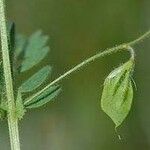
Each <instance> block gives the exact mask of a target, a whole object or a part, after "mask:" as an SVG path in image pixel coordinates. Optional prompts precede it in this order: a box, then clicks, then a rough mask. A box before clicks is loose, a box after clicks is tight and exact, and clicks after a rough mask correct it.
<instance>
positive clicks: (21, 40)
mask: <svg viewBox="0 0 150 150" xmlns="http://www.w3.org/2000/svg"><path fill="white" fill-rule="evenodd" d="M26 42H27V39H26V37H25V36H24V35H22V34H16V36H15V56H16V57H18V56H19V55H20V54H21V53H22V52H23V51H24V50H25V48H26Z"/></svg>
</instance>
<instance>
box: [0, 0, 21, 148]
mask: <svg viewBox="0 0 150 150" xmlns="http://www.w3.org/2000/svg"><path fill="white" fill-rule="evenodd" d="M4 2H5V1H4V0H0V32H1V46H2V60H3V70H4V79H5V88H6V97H7V103H8V127H9V136H10V144H11V150H20V142H19V131H18V119H17V117H16V115H15V111H16V110H15V109H16V107H15V99H14V90H13V80H12V73H11V65H10V58H9V47H8V37H7V27H6V17H5V3H4Z"/></svg>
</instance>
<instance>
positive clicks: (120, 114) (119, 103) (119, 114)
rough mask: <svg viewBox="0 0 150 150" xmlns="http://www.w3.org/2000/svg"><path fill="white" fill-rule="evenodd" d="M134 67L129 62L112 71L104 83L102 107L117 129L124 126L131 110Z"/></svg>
mask: <svg viewBox="0 0 150 150" xmlns="http://www.w3.org/2000/svg"><path fill="white" fill-rule="evenodd" d="M133 66H134V64H133V61H132V60H130V61H128V62H127V63H125V64H123V65H122V66H120V67H118V68H117V69H115V70H114V71H112V72H111V73H110V74H109V75H108V77H107V78H106V79H105V82H104V89H103V93H102V97H101V107H102V110H103V111H104V112H105V113H106V114H107V115H108V116H109V117H110V118H111V119H112V120H113V122H114V123H115V125H116V127H118V126H120V125H121V124H122V122H123V121H124V119H125V118H126V117H127V115H128V113H129V111H130V109H131V105H132V99H133V88H132V83H131V78H130V76H131V74H132V71H133Z"/></svg>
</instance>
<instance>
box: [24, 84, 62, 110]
mask: <svg viewBox="0 0 150 150" xmlns="http://www.w3.org/2000/svg"><path fill="white" fill-rule="evenodd" d="M60 91H61V88H60V86H58V85H57V86H51V87H50V88H48V89H47V90H45V91H44V92H42V93H41V94H39V95H38V96H35V97H34V98H33V99H32V100H30V101H28V100H26V101H25V102H24V106H25V107H26V108H37V107H41V106H43V105H44V104H46V103H48V102H49V101H51V100H52V99H53V98H55V97H56V96H57V95H58V94H59V93H60Z"/></svg>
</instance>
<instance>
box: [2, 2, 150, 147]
mask: <svg viewBox="0 0 150 150" xmlns="http://www.w3.org/2000/svg"><path fill="white" fill-rule="evenodd" d="M149 6H150V0H111V1H110V0H7V11H8V17H9V19H10V20H13V21H15V22H16V25H17V31H18V32H20V33H23V34H25V35H29V34H31V33H32V32H34V31H36V30H37V29H42V30H43V32H44V33H46V34H48V35H50V42H49V45H50V47H51V52H50V54H49V56H47V58H46V59H45V62H43V63H50V64H52V65H53V68H54V69H53V74H52V77H51V80H53V79H55V78H56V77H58V76H59V75H60V74H62V73H64V72H65V71H67V70H68V69H69V68H71V67H73V66H74V65H76V64H78V63H79V62H80V61H82V60H84V59H85V58H87V57H89V56H92V55H93V54H95V53H97V52H99V51H100V50H103V49H105V48H107V47H112V46H114V45H116V44H120V43H122V42H126V41H130V40H133V39H135V38H136V37H138V36H139V35H140V34H142V33H143V32H145V31H146V30H148V29H149V28H150V19H149V15H150V9H149ZM136 54H137V56H136V58H137V61H136V69H135V74H134V76H135V81H136V83H137V88H138V91H135V95H134V103H133V106H132V111H131V112H130V114H129V116H128V118H127V119H126V121H125V122H124V124H123V125H122V127H121V128H120V129H119V133H120V134H121V136H122V138H123V139H122V141H119V140H118V138H117V136H116V134H115V131H114V124H113V123H112V121H111V120H110V119H109V118H108V117H107V116H106V115H105V114H104V113H103V112H102V110H101V109H100V97H101V92H102V85H103V81H104V79H105V77H106V76H107V75H108V73H109V72H110V71H111V70H112V69H113V68H114V67H116V66H118V65H119V64H120V63H121V62H124V61H126V60H127V59H128V58H129V56H128V54H126V53H117V54H115V55H112V56H107V57H106V58H104V59H102V60H98V61H96V62H94V63H93V64H91V65H89V66H87V67H86V68H84V69H83V70H80V71H79V72H76V73H74V74H72V76H71V77H69V78H68V79H65V80H64V81H63V82H62V83H61V85H62V87H63V92H62V93H61V95H60V96H59V97H57V99H56V101H55V102H52V103H49V104H48V105H47V106H46V107H44V108H41V109H35V110H32V111H29V112H28V113H27V114H26V116H25V118H24V120H22V121H21V122H20V137H21V147H22V150H141V149H142V150H150V117H149V114H150V100H149V99H150V98H149V97H150V92H149V89H150V84H149V82H150V68H149V64H150V59H149V58H150V39H149V40H146V41H144V42H143V43H141V44H140V45H138V46H136ZM27 76H28V73H26V75H25V76H24V78H26V77H27ZM0 149H1V150H9V137H8V131H7V123H6V122H5V123H4V124H3V123H1V125H0Z"/></svg>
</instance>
